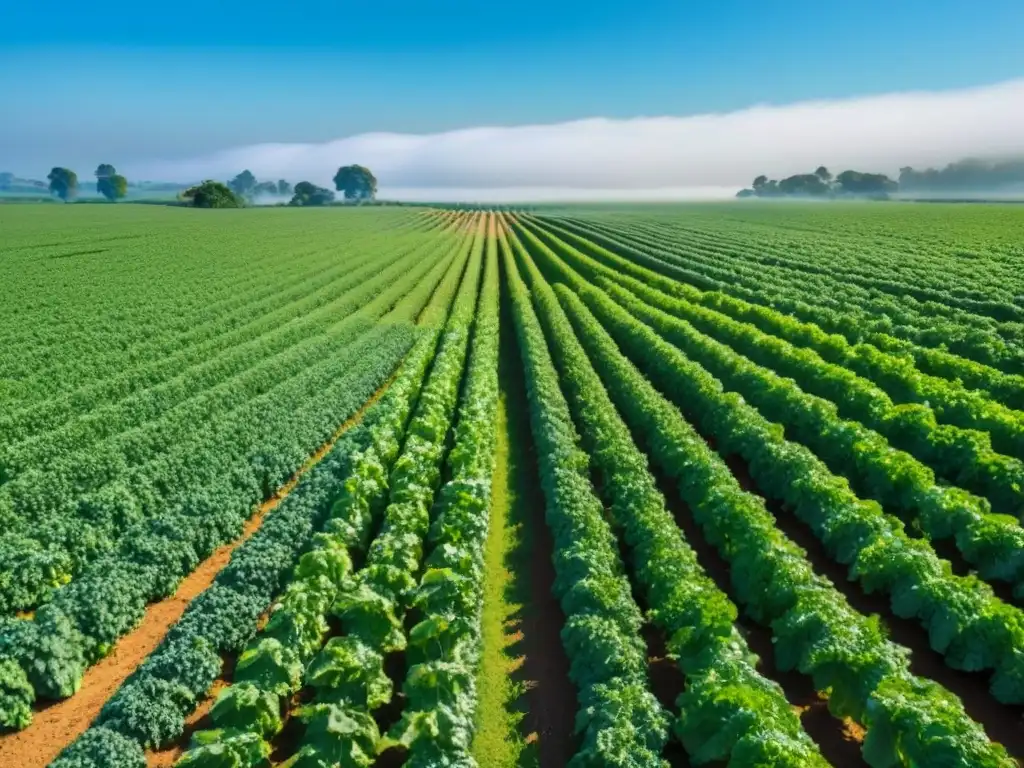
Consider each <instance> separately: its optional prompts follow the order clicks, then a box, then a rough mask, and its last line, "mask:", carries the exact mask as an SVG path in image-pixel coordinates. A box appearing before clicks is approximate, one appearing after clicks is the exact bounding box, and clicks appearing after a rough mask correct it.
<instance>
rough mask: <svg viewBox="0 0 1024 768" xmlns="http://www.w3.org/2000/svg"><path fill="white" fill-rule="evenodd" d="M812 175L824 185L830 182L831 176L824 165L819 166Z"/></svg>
mask: <svg viewBox="0 0 1024 768" xmlns="http://www.w3.org/2000/svg"><path fill="white" fill-rule="evenodd" d="M814 175H815V176H817V177H818V178H819V179H821V180H822V181H823V182H825V183H826V184H828V183H829V182H830V181H832V174H831V173H830V172H829V170H828V168H826V167H825V166H824V165H819V166H818V168H817V170H816V171H815V172H814Z"/></svg>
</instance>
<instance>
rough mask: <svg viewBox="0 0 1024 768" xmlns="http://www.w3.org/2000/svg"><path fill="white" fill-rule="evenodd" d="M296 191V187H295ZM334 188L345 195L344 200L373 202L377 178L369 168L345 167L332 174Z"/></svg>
mask: <svg viewBox="0 0 1024 768" xmlns="http://www.w3.org/2000/svg"><path fill="white" fill-rule="evenodd" d="M295 188H296V190H298V185H296V187H295ZM334 188H335V189H336V190H338V191H339V192H344V193H345V199H346V200H373V198H374V197H375V196H376V195H377V178H376V177H375V176H374V175H373V174H372V173H370V169H369V168H365V167H363V166H361V165H345V166H342V167H341V168H339V169H338V172H337V173H336V174H334Z"/></svg>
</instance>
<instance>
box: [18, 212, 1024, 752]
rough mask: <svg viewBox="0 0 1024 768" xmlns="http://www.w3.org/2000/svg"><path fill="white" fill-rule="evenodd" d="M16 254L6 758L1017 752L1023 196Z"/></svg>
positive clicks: (46, 225)
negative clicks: (1019, 202) (1009, 201)
mask: <svg viewBox="0 0 1024 768" xmlns="http://www.w3.org/2000/svg"><path fill="white" fill-rule="evenodd" d="M0 233H2V234H0V285H2V286H3V288H2V290H3V293H2V295H3V301H2V302H0V339H2V343H0V611H2V613H0V734H2V735H0V765H2V766H8V765H10V766H45V765H53V766H54V767H55V768H143V766H151V767H152V766H170V765H180V766H184V767H190V768H229V767H237V768H263V767H267V766H286V767H287V768H329V767H331V766H397V765H406V766H409V767H410V768H423V767H427V766H430V767H435V766H436V767H439V768H443V767H449V768H470V767H471V766H476V765H479V766H481V768H490V767H491V766H494V767H495V768H512V767H513V766H536V765H540V766H542V767H543V768H547V766H560V765H572V766H577V768H584V767H587V768H589V767H592V766H593V767H597V766H621V767H622V768H633V767H636V768H641V767H646V766H697V765H711V766H724V765H728V766H734V767H735V768H746V767H748V766H749V767H751V768H752V767H754V766H758V767H766V766H777V767H782V766H785V767H787V768H808V767H814V766H827V765H834V766H837V767H839V766H841V767H845V766H870V767H871V768H895V766H906V767H907V768H925V767H931V766H943V767H947V766H948V767H952V766H962V767H963V768H973V767H975V766H978V767H981V768H1013V767H1014V766H1018V765H1020V764H1021V760H1022V759H1024V528H1022V526H1021V521H1022V519H1024V236H1022V233H1024V208H1021V207H1017V206H1011V205H1007V206H998V205H970V204H963V205H959V204H957V205H953V204H950V205H946V204H942V205H940V204H934V205H928V204H903V203H822V204H799V203H778V204H775V203H771V202H755V203H731V204H706V205H688V206H683V205H646V206H577V207H556V206H548V207H545V206H541V207H538V208H536V209H533V210H531V211H529V212H524V211H520V212H517V213H509V212H497V211H469V210H462V211H456V210H444V209H441V208H427V207H416V208H407V207H352V208H349V207H339V208H323V209H301V208H300V209H295V208H268V209H258V208H246V209H239V210H196V209H191V208H178V207H162V206H155V205H153V206H150V205H145V206H143V205H117V206H112V205H74V206H63V205H45V206H44V205H39V206H32V205H16V206H15V205H11V206H0Z"/></svg>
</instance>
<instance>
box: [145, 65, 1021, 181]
mask: <svg viewBox="0 0 1024 768" xmlns="http://www.w3.org/2000/svg"><path fill="white" fill-rule="evenodd" d="M1022 123H1024V79H1021V80H1013V81H1009V82H1004V83H1000V84H997V85H989V86H983V87H977V88H968V89H960V90H951V91H938V92H910V93H893V94H887V95H881V96H868V97H858V98H850V99H839V100H828V101H809V102H800V103H795V104H789V105H781V106H778V105H758V106H753V107H750V108H748V109H744V110H740V111H736V112H730V113H725V114H702V115H692V116H688V117H639V118H635V119H630V120H611V119H606V118H593V119H587V120H577V121H573V122H567V123H559V124H552V125H527V126H516V127H475V128H465V129H461V130H455V131H448V132H444V133H434V134H421V135H417V134H397V133H371V134H362V135H358V136H351V137H348V138H341V139H337V140H335V141H330V142H325V143H309V144H302V143H293V144H259V145H252V146H243V147H236V148H232V149H227V150H225V151H222V152H218V153H215V154H212V155H207V156H204V157H197V158H193V159H190V160H186V161H173V162H151V163H141V164H137V166H136V167H133V168H131V169H129V172H130V175H131V176H134V177H139V178H159V179H166V180H168V181H191V180H194V179H197V178H230V177H231V176H232V175H234V174H235V173H237V172H238V170H239V169H240V168H249V169H251V170H252V171H253V173H255V174H256V175H257V176H259V177H260V178H299V179H309V180H310V181H312V182H314V183H316V184H320V185H323V186H330V179H331V177H332V175H333V173H334V172H335V170H336V169H337V168H338V167H339V166H341V165H347V164H350V163H360V164H362V165H366V166H368V167H370V168H372V169H373V172H374V174H375V175H376V176H377V178H379V179H380V180H381V185H382V188H381V191H380V196H381V197H391V198H393V199H394V198H397V199H409V200H419V199H435V200H441V199H467V198H472V199H479V200H481V201H483V200H488V199H493V200H495V201H497V200H511V199H516V198H523V199H525V198H526V197H528V199H531V200H539V199H544V200H554V199H560V200H564V199H584V200H590V199H638V200H639V199H658V200H671V199H706V198H705V196H706V195H711V196H712V197H715V198H717V197H719V194H718V192H712V190H723V189H729V190H730V194H734V193H735V191H736V190H738V189H740V188H742V187H745V186H748V185H749V184H750V181H751V179H752V178H753V177H754V176H755V175H757V174H762V173H763V174H767V175H768V176H769V177H771V178H782V177H785V176H787V175H790V174H794V173H801V172H803V171H804V170H805V169H807V168H814V167H816V166H817V165H819V164H825V165H827V166H828V167H829V168H857V169H863V170H867V171H874V172H879V173H886V174H889V175H891V176H892V177H895V176H896V175H897V173H898V171H899V169H900V168H902V167H904V166H908V165H909V166H913V167H915V168H928V167H933V166H943V165H945V164H946V163H949V162H952V161H955V160H957V159H959V158H963V157H972V156H973V157H1013V156H1024V131H1021V130H1020V126H1021V124H1022ZM463 195H465V196H466V197H463ZM524 196H525V197H524Z"/></svg>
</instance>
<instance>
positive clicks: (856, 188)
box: [736, 159, 1024, 199]
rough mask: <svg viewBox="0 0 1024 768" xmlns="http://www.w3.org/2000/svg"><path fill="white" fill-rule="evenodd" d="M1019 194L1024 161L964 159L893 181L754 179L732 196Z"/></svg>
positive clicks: (904, 173) (869, 177) (903, 172)
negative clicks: (1001, 192)
mask: <svg viewBox="0 0 1024 768" xmlns="http://www.w3.org/2000/svg"><path fill="white" fill-rule="evenodd" d="M1015 190H1016V191H1024V159H1015V160H978V159H967V160H959V161H957V162H955V163H950V164H949V165H947V166H946V167H945V168H942V169H935V168H928V169H926V170H923V171H917V170H914V169H913V168H911V167H910V166H907V167H904V168H900V175H899V179H898V180H896V181H894V180H893V179H890V178H889V177H888V176H886V175H885V174H881V173H861V172H859V171H843V172H842V173H840V174H839V175H838V176H836V177H834V178H833V177H832V174H831V173H829V171H828V169H827V168H826V167H825V166H820V167H819V168H818V169H817V170H816V171H815V172H814V173H798V174H796V175H795V176H789V177H787V178H785V179H782V180H781V181H775V180H774V179H769V178H768V177H767V176H758V177H757V178H756V179H754V183H753V184H752V185H751V186H750V187H749V188H748V189H743V190H740V192H739V193H738V194H737V195H736V196H737V197H817V198H829V197H869V198H879V199H885V198H887V197H889V196H890V195H891V194H893V193H895V192H902V193H910V194H913V193H928V194H932V193H993V192H995V193H998V192H1000V191H1015Z"/></svg>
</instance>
